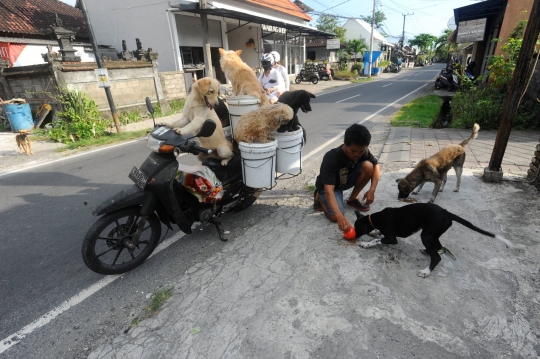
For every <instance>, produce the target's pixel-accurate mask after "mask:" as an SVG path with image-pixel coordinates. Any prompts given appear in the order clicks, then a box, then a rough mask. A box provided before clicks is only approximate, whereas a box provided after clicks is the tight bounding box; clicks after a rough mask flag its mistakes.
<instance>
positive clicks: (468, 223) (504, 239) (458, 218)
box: [448, 212, 514, 248]
mask: <svg viewBox="0 0 540 359" xmlns="http://www.w3.org/2000/svg"><path fill="white" fill-rule="evenodd" d="M448 214H449V215H450V217H451V218H452V220H453V221H456V222H458V223H460V224H462V225H464V226H465V227H467V228H470V229H472V230H473V231H476V232H478V233H482V234H483V235H485V236H488V237H492V238H495V239H498V240H499V241H501V242H503V243H504V244H506V245H507V246H508V247H510V248H513V247H514V243H512V242H511V241H510V240H508V239H506V238H504V237H503V236H499V235H498V234H493V233H491V232H488V231H484V230H483V229H481V228H478V227H476V226H475V225H474V224H472V223H471V222H469V221H466V220H464V219H463V218H461V217H460V216H456V215H455V214H453V213H450V212H448Z"/></svg>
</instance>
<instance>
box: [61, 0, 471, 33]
mask: <svg viewBox="0 0 540 359" xmlns="http://www.w3.org/2000/svg"><path fill="white" fill-rule="evenodd" d="M61 1H63V2H65V3H67V4H70V5H72V6H73V5H74V4H75V0H61ZM87 1H91V0H87ZM301 1H302V2H304V3H305V4H306V5H308V6H310V7H311V8H313V9H314V10H315V11H316V13H328V14H332V15H336V16H340V17H341V18H340V19H339V20H340V21H342V22H345V21H346V19H347V18H349V17H356V18H359V17H360V16H367V15H371V12H372V10H373V2H372V1H371V0H369V1H367V0H301ZM376 1H377V10H382V12H384V14H385V15H386V17H387V20H386V21H385V24H384V25H385V26H384V27H383V29H384V31H385V32H386V33H387V34H389V35H391V36H394V37H391V38H389V41H390V42H397V37H400V36H401V33H402V30H403V14H413V13H414V15H409V16H407V17H406V22H405V39H409V38H413V37H414V36H415V35H418V34H420V33H428V34H432V35H435V36H439V35H440V34H441V33H442V32H443V31H444V30H445V29H446V28H447V22H448V20H449V19H450V18H451V17H452V16H453V15H454V12H453V9H454V8H458V7H463V6H467V5H472V4H474V3H476V2H478V1H474V0H376ZM312 17H313V18H314V21H313V22H311V24H310V25H312V26H315V20H316V15H312Z"/></svg>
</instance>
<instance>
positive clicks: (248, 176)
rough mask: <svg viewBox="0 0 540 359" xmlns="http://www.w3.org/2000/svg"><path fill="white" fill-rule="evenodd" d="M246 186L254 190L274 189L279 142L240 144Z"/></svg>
mask: <svg viewBox="0 0 540 359" xmlns="http://www.w3.org/2000/svg"><path fill="white" fill-rule="evenodd" d="M238 148H239V149H240V156H241V158H242V176H243V180H244V184H245V185H246V186H248V187H252V188H272V187H273V186H274V185H275V182H276V149H277V140H273V141H272V142H268V143H246V142H240V143H239V144H238Z"/></svg>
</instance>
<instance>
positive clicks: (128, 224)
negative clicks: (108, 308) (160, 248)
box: [82, 207, 161, 275]
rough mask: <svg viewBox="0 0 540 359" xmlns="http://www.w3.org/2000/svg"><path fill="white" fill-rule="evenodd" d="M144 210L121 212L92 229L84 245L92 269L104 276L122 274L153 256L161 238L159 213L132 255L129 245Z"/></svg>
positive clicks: (112, 214)
mask: <svg viewBox="0 0 540 359" xmlns="http://www.w3.org/2000/svg"><path fill="white" fill-rule="evenodd" d="M140 211H141V208H140V207H129V208H124V209H120V210H118V211H115V212H111V213H108V214H106V215H104V216H103V217H101V218H100V219H98V220H97V221H96V222H95V223H94V224H93V225H92V227H90V229H89V230H88V232H87V233H86V236H85V237H84V241H83V244H82V257H83V260H84V264H86V266H87V267H88V268H90V269H91V270H93V271H94V272H96V273H100V274H106V275H111V274H121V273H125V272H128V271H130V270H132V269H134V268H136V267H138V266H139V265H141V264H142V263H143V262H144V261H145V260H146V259H147V258H148V257H149V256H150V254H152V252H153V251H154V249H156V247H157V245H158V243H159V238H160V236H161V223H160V221H159V219H158V217H157V216H156V214H155V213H153V214H152V215H151V216H149V217H148V218H147V220H146V223H145V227H144V228H143V231H142V233H141V236H140V237H139V242H138V245H137V247H136V248H135V249H134V250H133V251H132V252H131V253H130V252H129V249H128V247H127V246H126V244H127V242H128V241H129V240H130V239H131V238H132V235H133V234H134V233H135V231H136V229H137V225H138V224H139V223H140V219H141V217H140V216H139V213H140Z"/></svg>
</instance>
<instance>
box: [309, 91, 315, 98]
mask: <svg viewBox="0 0 540 359" xmlns="http://www.w3.org/2000/svg"><path fill="white" fill-rule="evenodd" d="M309 97H310V98H317V97H315V95H314V94H312V93H311V92H310V93H309Z"/></svg>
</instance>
